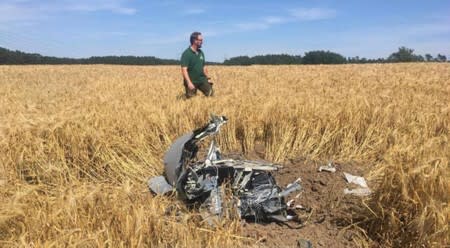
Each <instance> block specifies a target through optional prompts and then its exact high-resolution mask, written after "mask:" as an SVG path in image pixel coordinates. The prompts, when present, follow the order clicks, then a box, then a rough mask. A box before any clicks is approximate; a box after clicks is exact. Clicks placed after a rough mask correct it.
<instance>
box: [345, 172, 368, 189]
mask: <svg viewBox="0 0 450 248" xmlns="http://www.w3.org/2000/svg"><path fill="white" fill-rule="evenodd" d="M344 176H345V180H347V182H348V183H354V184H357V185H359V186H361V187H363V188H368V186H367V182H366V179H364V177H359V176H354V175H352V174H349V173H346V172H344Z"/></svg>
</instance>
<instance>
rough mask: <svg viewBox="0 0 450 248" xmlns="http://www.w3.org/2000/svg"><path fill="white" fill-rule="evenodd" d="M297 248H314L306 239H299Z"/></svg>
mask: <svg viewBox="0 0 450 248" xmlns="http://www.w3.org/2000/svg"><path fill="white" fill-rule="evenodd" d="M297 247H298V248H312V247H313V246H312V243H311V241H309V240H306V239H301V238H300V239H298V240H297Z"/></svg>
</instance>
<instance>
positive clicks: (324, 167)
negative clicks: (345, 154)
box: [318, 162, 336, 173]
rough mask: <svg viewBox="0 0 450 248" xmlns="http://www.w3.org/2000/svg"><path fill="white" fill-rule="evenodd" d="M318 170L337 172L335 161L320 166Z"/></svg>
mask: <svg viewBox="0 0 450 248" xmlns="http://www.w3.org/2000/svg"><path fill="white" fill-rule="evenodd" d="M318 171H319V172H321V171H328V172H331V173H335V172H336V167H335V166H334V164H333V162H329V163H328V164H327V165H322V166H320V167H319V169H318Z"/></svg>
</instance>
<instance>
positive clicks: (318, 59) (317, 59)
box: [302, 51, 347, 64]
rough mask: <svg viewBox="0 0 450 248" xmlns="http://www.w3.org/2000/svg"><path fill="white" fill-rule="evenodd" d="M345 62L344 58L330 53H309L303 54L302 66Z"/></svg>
mask: <svg viewBox="0 0 450 248" xmlns="http://www.w3.org/2000/svg"><path fill="white" fill-rule="evenodd" d="M346 62H347V60H346V59H345V57H344V56H342V55H340V54H338V53H334V52H330V51H311V52H307V53H305V56H303V58H302V63H303V64H344V63H346Z"/></svg>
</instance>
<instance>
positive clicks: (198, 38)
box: [190, 32, 203, 48]
mask: <svg viewBox="0 0 450 248" xmlns="http://www.w3.org/2000/svg"><path fill="white" fill-rule="evenodd" d="M190 41H191V46H196V47H197V48H201V47H202V43H203V36H202V33H200V32H193V33H192V34H191V39H190Z"/></svg>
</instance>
